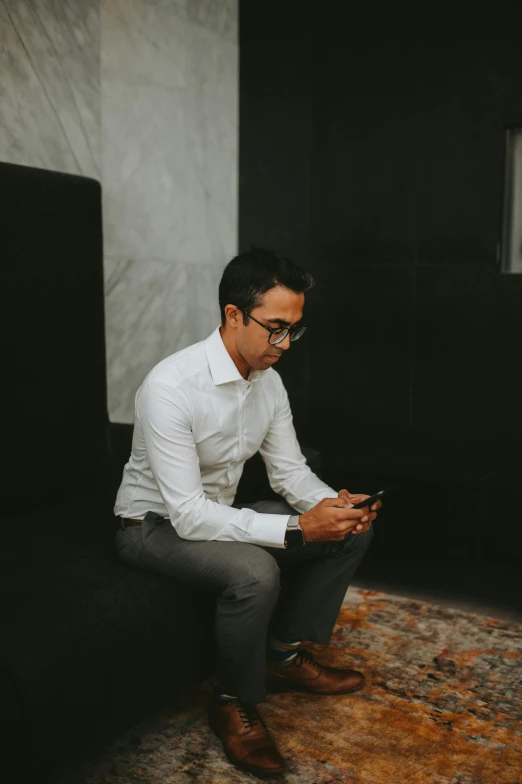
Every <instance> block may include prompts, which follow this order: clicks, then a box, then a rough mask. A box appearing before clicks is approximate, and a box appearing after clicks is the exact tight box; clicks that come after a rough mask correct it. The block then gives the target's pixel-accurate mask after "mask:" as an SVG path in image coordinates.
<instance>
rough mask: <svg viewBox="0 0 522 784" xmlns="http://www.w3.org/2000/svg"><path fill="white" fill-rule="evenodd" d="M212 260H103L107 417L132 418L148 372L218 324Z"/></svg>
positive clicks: (217, 271) (218, 274)
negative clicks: (197, 262)
mask: <svg viewBox="0 0 522 784" xmlns="http://www.w3.org/2000/svg"><path fill="white" fill-rule="evenodd" d="M220 277H221V270H220V268H219V267H217V266H216V265H214V264H210V265H204V264H200V265H192V266H191V265H188V264H183V263H179V262H175V261H161V260H160V259H156V260H154V261H144V260H140V259H123V258H113V257H111V256H108V257H106V258H105V295H106V334H107V351H108V355H107V366H108V394H109V410H110V411H111V419H112V420H113V421H115V422H132V421H133V414H134V397H135V395H136V391H137V389H138V387H139V386H140V384H141V382H142V381H143V379H144V378H145V376H146V375H147V373H148V372H149V370H150V369H151V368H152V367H153V366H154V365H155V364H156V363H157V362H159V361H160V360H161V359H164V357H167V356H169V355H170V354H173V353H174V352H175V351H178V350H179V349H180V348H181V347H184V346H189V345H191V344H192V343H196V342H198V341H199V340H202V339H203V338H205V337H207V335H209V334H210V333H211V332H212V330H214V329H215V328H216V327H217V325H218V324H219V323H220V319H219V306H218V295H217V287H218V283H219V278H220Z"/></svg>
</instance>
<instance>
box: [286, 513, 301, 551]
mask: <svg viewBox="0 0 522 784" xmlns="http://www.w3.org/2000/svg"><path fill="white" fill-rule="evenodd" d="M304 545H305V540H304V534H303V529H302V528H301V526H300V525H299V515H292V517H291V518H290V520H289V521H288V524H287V526H286V534H285V547H286V548H287V549H288V550H290V549H292V548H293V547H303V546H304Z"/></svg>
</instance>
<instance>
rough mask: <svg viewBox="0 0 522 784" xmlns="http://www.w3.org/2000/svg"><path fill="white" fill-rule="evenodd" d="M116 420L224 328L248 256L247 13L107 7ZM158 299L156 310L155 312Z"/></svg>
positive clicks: (162, 5)
mask: <svg viewBox="0 0 522 784" xmlns="http://www.w3.org/2000/svg"><path fill="white" fill-rule="evenodd" d="M101 19H102V24H101V27H102V45H101V49H102V55H101V73H102V77H101V79H102V89H101V103H102V139H103V144H102V157H103V199H104V202H103V206H104V245H105V254H106V267H107V274H108V278H107V285H108V286H109V289H108V290H107V292H106V320H107V348H108V381H109V384H108V386H109V413H110V417H111V419H112V420H114V421H120V422H123V421H126V422H132V421H133V416H134V395H135V392H136V389H137V388H138V386H139V385H140V383H141V382H142V380H143V378H144V377H145V375H146V374H147V373H148V371H149V370H150V369H151V368H152V367H153V365H154V364H156V362H158V361H159V360H160V359H162V358H163V357H165V356H168V355H169V354H172V353H174V352H175V351H177V350H179V349H181V348H184V347H185V346H188V345H190V344H191V343H195V342H197V341H199V340H202V339H204V338H205V337H207V335H208V334H210V332H211V331H212V330H213V329H214V328H215V327H216V326H217V324H218V323H219V308H218V305H217V287H218V283H219V279H220V277H221V274H222V270H223V268H224V266H225V264H226V262H227V261H229V260H230V258H232V256H234V255H235V253H236V252H237V250H236V248H237V177H238V165H237V149H238V140H237V136H238V46H237V4H236V2H235V1H234V2H231V0H221V2H213V3H207V2H203V1H202V0H194V1H192V0H191V2H183V0H177V1H176V2H167V0H110V2H109V0H102V17H101ZM155 297H157V301H154V302H153V301H152V300H153V299H154V298H155Z"/></svg>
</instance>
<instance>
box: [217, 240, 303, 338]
mask: <svg viewBox="0 0 522 784" xmlns="http://www.w3.org/2000/svg"><path fill="white" fill-rule="evenodd" d="M314 285H315V279H314V277H313V275H312V274H311V273H310V272H306V270H304V269H301V267H298V266H297V264H294V263H293V262H292V261H290V260H289V259H286V258H285V257H284V256H280V255H279V254H278V253H274V251H271V250H267V249H266V248H252V250H248V251H246V252H245V253H240V254H239V255H238V256H235V257H234V258H233V259H232V261H229V262H228V264H227V266H226V267H225V270H224V272H223V275H222V276H221V281H220V283H219V309H220V310H221V323H222V324H225V322H226V316H225V305H236V306H237V307H238V308H241V309H242V310H247V311H250V310H254V308H257V307H258V306H259V305H260V304H261V300H262V297H263V294H265V293H266V292H267V291H269V290H270V289H273V288H274V287H275V286H284V287H285V288H287V289H291V291H295V292H297V293H298V294H301V293H302V292H305V291H308V289H310V288H312V286H314ZM243 323H244V324H245V325H247V324H248V317H247V316H245V315H244V314H243Z"/></svg>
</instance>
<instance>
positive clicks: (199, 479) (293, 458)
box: [114, 327, 337, 547]
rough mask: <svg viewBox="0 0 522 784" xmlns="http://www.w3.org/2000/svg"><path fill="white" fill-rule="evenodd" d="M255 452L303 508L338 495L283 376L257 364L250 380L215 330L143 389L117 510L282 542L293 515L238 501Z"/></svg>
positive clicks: (203, 535) (220, 535)
mask: <svg viewBox="0 0 522 784" xmlns="http://www.w3.org/2000/svg"><path fill="white" fill-rule="evenodd" d="M257 451H259V452H260V453H261V456H262V458H263V460H264V463H265V465H266V469H267V473H268V479H269V481H270V486H271V487H272V489H273V490H274V491H275V492H276V493H279V494H280V495H282V496H283V498H285V500H286V501H287V502H288V503H289V504H290V506H292V507H293V508H294V509H296V510H297V511H298V512H299V513H300V514H303V513H304V512H307V511H308V510H309V509H311V508H312V507H313V506H315V504H317V503H318V502H319V501H320V500H321V499H323V498H335V497H337V492H336V491H335V490H333V489H332V488H331V487H328V485H326V484H325V483H324V482H322V481H321V480H320V479H319V477H317V476H316V475H315V474H314V473H313V472H312V471H311V469H310V468H309V467H308V466H307V464H306V460H305V458H304V456H303V454H302V452H301V449H300V447H299V443H298V441H297V438H296V433H295V428H294V425H293V421H292V413H291V411H290V405H289V401H288V394H287V392H286V389H285V387H284V385H283V381H282V379H281V376H280V375H279V373H277V372H276V371H275V370H274V369H273V368H267V369H266V370H256V371H251V372H250V374H249V377H248V380H245V379H244V378H243V377H242V376H241V374H240V372H239V371H238V369H237V367H236V365H235V364H234V361H233V360H232V358H231V356H230V354H229V353H228V351H227V349H226V347H225V345H224V343H223V339H222V337H221V334H220V331H219V327H216V329H215V330H214V332H212V334H211V335H210V336H209V337H208V338H207V339H206V340H202V341H201V342H199V343H195V344H194V345H192V346H189V347H188V348H185V349H182V350H181V351H177V352H176V353H175V354H172V355H171V356H170V357H167V358H166V359H163V360H162V361H161V362H159V363H158V364H157V365H156V366H155V367H154V368H153V369H152V370H151V371H150V373H149V374H148V375H147V376H146V378H145V379H144V381H143V383H142V384H141V386H140V388H139V389H138V391H137V393H136V398H135V418H134V434H133V439H132V451H131V455H130V459H129V461H128V463H127V464H126V465H125V468H124V469H123V478H122V482H121V485H120V488H119V490H118V494H117V497H116V503H115V506H114V513H115V514H116V515H118V516H121V517H130V518H134V519H143V518H144V517H145V515H146V513H147V512H148V511H152V512H157V513H158V514H160V515H162V516H163V517H166V518H170V521H171V523H172V525H173V526H174V528H175V529H176V531H177V533H178V534H179V536H180V537H181V538H183V539H193V540H206V541H214V540H219V541H224V542H231V541H236V542H237V541H239V542H249V543H251V544H259V545H265V546H269V547H284V540H285V532H286V527H287V523H288V522H289V519H290V515H286V514H284V515H280V514H263V513H259V512H254V511H253V510H252V509H247V508H244V509H235V508H234V507H232V504H233V503H234V498H235V494H236V490H237V486H238V483H239V480H240V478H241V474H242V472H243V465H244V463H245V461H246V460H247V459H248V458H249V457H252V455H254V454H255V453H256V452H257Z"/></svg>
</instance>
